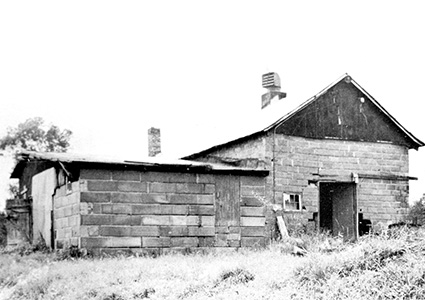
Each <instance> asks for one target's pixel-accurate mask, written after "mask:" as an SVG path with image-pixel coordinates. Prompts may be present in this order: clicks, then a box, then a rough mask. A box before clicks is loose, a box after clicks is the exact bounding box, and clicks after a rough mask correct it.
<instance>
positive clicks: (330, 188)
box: [319, 182, 357, 240]
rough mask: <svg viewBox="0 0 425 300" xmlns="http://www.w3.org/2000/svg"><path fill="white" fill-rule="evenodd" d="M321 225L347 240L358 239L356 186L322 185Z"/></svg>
mask: <svg viewBox="0 0 425 300" xmlns="http://www.w3.org/2000/svg"><path fill="white" fill-rule="evenodd" d="M319 207H320V209H319V225H320V228H321V229H323V230H328V231H330V232H331V233H332V234H333V235H334V236H336V235H342V236H343V237H344V239H345V240H352V239H356V238H357V216H356V211H357V199H356V185H355V184H354V183H348V182H347V183H346V182H323V183H320V205H319Z"/></svg>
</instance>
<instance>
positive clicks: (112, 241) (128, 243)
mask: <svg viewBox="0 0 425 300" xmlns="http://www.w3.org/2000/svg"><path fill="white" fill-rule="evenodd" d="M141 246H142V240H141V238H140V237H109V238H107V242H106V247H110V248H120V247H125V248H127V247H128V248H132V247H141Z"/></svg>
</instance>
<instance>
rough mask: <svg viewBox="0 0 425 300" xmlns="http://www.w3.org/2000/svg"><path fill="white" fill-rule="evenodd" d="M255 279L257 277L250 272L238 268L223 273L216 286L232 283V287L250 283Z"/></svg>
mask: <svg viewBox="0 0 425 300" xmlns="http://www.w3.org/2000/svg"><path fill="white" fill-rule="evenodd" d="M254 279H255V276H254V275H253V274H252V273H250V272H249V271H247V270H245V269H242V268H236V269H233V270H228V271H224V272H223V273H221V274H220V276H219V279H218V282H217V284H216V285H219V284H220V283H222V282H226V283H230V284H232V285H233V284H241V283H248V282H250V281H252V280H254Z"/></svg>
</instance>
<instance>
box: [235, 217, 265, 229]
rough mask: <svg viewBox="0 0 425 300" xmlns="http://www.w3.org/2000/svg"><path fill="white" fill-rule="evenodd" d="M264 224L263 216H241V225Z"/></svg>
mask: <svg viewBox="0 0 425 300" xmlns="http://www.w3.org/2000/svg"><path fill="white" fill-rule="evenodd" d="M265 224H266V218H265V217H241V226H248V227H251V226H264V225H265Z"/></svg>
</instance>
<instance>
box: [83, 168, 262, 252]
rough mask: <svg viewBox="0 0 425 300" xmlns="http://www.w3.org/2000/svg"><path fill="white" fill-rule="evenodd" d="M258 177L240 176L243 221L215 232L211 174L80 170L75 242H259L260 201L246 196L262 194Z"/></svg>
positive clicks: (179, 245) (103, 245) (160, 245)
mask: <svg viewBox="0 0 425 300" xmlns="http://www.w3.org/2000/svg"><path fill="white" fill-rule="evenodd" d="M261 180H262V181H261ZM260 181H261V182H262V183H261V182H260V183H259V182H257V181H256V180H249V179H243V180H241V195H243V196H242V197H241V201H245V202H243V203H242V204H241V218H240V221H241V223H242V226H238V228H226V229H223V230H222V231H217V230H216V227H215V177H214V175H211V174H192V173H172V172H139V171H131V170H125V171H119V170H100V169H99V170H97V169H96V170H94V169H84V170H81V173H80V188H81V204H80V213H81V223H80V224H81V226H80V237H81V239H80V247H83V248H91V249H107V248H114V249H123V250H124V249H128V248H132V249H136V251H137V249H152V250H153V251H156V252H166V251H167V250H166V249H169V248H173V249H186V248H198V249H200V248H201V249H202V248H206V247H240V246H242V247H244V246H264V245H265V237H264V223H265V220H264V213H263V210H262V208H261V206H262V203H261V202H256V203H254V202H253V201H251V199H250V196H255V197H257V198H258V197H263V195H264V188H265V187H264V179H263V178H261V179H260ZM261 184H262V187H261V186H259V185H261ZM253 192H255V194H253ZM261 228H262V229H263V230H261ZM223 237H225V240H226V243H224V244H223V243H222V240H223ZM230 240H233V241H234V242H233V243H227V241H230Z"/></svg>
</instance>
